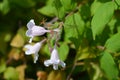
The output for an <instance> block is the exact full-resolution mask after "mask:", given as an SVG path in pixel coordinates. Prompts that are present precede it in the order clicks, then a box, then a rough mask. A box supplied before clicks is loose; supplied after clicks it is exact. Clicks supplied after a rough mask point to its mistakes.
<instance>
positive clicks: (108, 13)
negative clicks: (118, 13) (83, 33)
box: [91, 2, 115, 39]
mask: <svg viewBox="0 0 120 80" xmlns="http://www.w3.org/2000/svg"><path fill="white" fill-rule="evenodd" d="M114 6H115V4H114V2H107V3H104V4H103V5H101V7H99V8H98V10H97V11H96V12H95V14H94V16H93V19H92V22H91V26H92V32H93V38H94V39H95V36H96V35H99V34H101V33H102V31H103V30H104V28H105V25H106V24H107V23H108V22H109V21H110V20H111V18H112V16H113V13H114Z"/></svg>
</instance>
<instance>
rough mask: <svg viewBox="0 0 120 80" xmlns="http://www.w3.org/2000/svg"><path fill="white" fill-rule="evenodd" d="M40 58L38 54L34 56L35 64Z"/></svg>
mask: <svg viewBox="0 0 120 80" xmlns="http://www.w3.org/2000/svg"><path fill="white" fill-rule="evenodd" d="M38 57H39V55H38V53H35V54H34V63H36V61H37V60H38Z"/></svg>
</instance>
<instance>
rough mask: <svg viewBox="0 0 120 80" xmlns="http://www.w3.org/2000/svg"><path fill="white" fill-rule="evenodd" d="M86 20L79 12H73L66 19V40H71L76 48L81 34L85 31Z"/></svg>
mask: <svg viewBox="0 0 120 80" xmlns="http://www.w3.org/2000/svg"><path fill="white" fill-rule="evenodd" d="M84 25H85V23H84V21H83V20H82V18H81V16H80V14H79V13H75V14H72V15H70V16H68V17H67V18H66V19H65V24H64V28H65V29H64V30H65V37H64V38H65V41H66V42H69V40H71V41H72V42H73V43H74V44H75V46H76V48H78V46H79V42H80V40H79V38H80V35H82V34H83V32H84Z"/></svg>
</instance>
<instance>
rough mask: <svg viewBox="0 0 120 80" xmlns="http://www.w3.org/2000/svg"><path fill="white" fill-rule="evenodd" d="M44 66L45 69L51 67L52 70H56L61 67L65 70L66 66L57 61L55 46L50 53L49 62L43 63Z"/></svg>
mask: <svg viewBox="0 0 120 80" xmlns="http://www.w3.org/2000/svg"><path fill="white" fill-rule="evenodd" d="M44 65H45V66H46V67H48V66H50V65H53V69H54V70H57V69H58V66H59V65H61V66H62V67H63V68H65V66H66V64H65V63H64V62H63V61H61V60H60V59H59V56H58V51H57V49H56V46H55V47H54V49H53V51H52V53H51V57H50V60H46V61H44Z"/></svg>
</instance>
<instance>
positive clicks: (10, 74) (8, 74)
mask: <svg viewBox="0 0 120 80" xmlns="http://www.w3.org/2000/svg"><path fill="white" fill-rule="evenodd" d="M4 78H5V79H7V80H18V79H19V78H18V72H17V71H16V70H15V69H14V68H13V67H8V68H7V69H6V71H5V72H4Z"/></svg>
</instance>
